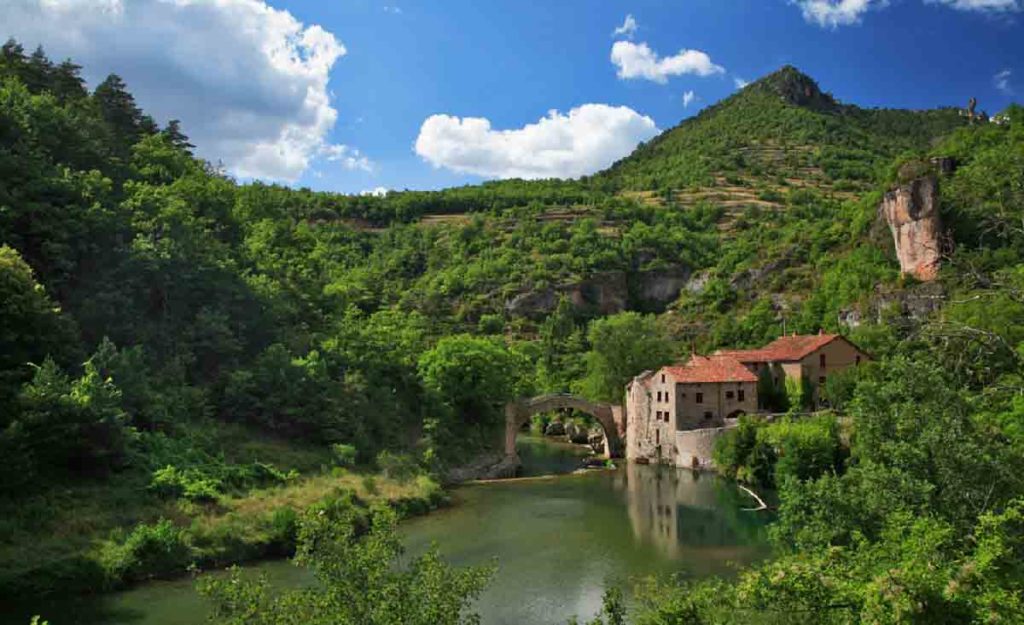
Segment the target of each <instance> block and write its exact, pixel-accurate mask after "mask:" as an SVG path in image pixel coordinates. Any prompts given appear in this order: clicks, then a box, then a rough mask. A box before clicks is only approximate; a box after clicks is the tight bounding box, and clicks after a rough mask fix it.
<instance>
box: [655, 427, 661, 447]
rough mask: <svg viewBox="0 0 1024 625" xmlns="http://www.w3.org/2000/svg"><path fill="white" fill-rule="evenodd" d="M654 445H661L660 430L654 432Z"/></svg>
mask: <svg viewBox="0 0 1024 625" xmlns="http://www.w3.org/2000/svg"><path fill="white" fill-rule="evenodd" d="M654 444H655V445H660V444H661V430H654Z"/></svg>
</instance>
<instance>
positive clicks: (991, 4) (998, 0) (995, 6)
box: [925, 0, 1021, 12]
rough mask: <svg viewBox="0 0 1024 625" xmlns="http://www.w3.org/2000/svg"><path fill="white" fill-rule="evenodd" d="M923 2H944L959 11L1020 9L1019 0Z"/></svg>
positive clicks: (930, 1)
mask: <svg viewBox="0 0 1024 625" xmlns="http://www.w3.org/2000/svg"><path fill="white" fill-rule="evenodd" d="M925 4H944V5H946V6H948V7H951V8H954V9H957V10H959V11H985V12H1003V11H1020V10H1021V2H1020V0H925Z"/></svg>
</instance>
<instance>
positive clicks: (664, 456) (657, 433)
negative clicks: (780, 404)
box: [625, 333, 870, 467]
mask: <svg viewBox="0 0 1024 625" xmlns="http://www.w3.org/2000/svg"><path fill="white" fill-rule="evenodd" d="M868 360H870V358H869V356H868V355H867V354H866V353H865V352H864V351H863V350H861V349H860V348H858V347H857V346H856V345H854V344H853V343H851V342H850V341H849V340H847V339H846V338H844V337H842V336H840V335H837V334H824V333H819V334H816V335H795V334H794V335H791V336H783V337H780V338H778V339H776V340H774V341H772V342H771V343H769V344H768V345H765V346H764V347H762V348H761V349H752V350H719V351H717V352H715V353H714V354H712V355H710V356H701V355H697V354H694V355H693V356H691V357H690V359H689V360H688V361H687V362H686V363H685V364H683V365H672V366H667V367H662V368H661V369H659V370H657V371H645V372H644V373H642V374H640V375H638V376H637V377H635V378H634V379H633V380H632V381H631V382H630V383H629V385H628V386H627V387H626V403H625V410H626V458H627V459H629V460H640V461H652V462H663V463H668V464H673V465H675V466H680V467H704V466H708V465H710V464H711V452H712V449H713V447H714V441H715V439H716V438H717V437H718V436H719V435H720V434H721V433H722V432H724V431H725V430H726V429H727V428H729V427H731V426H732V425H734V424H735V418H736V417H738V416H739V415H742V414H752V413H756V412H759V411H761V410H762V406H761V402H759V398H758V381H759V379H760V378H761V377H768V378H769V379H770V380H771V382H772V384H773V385H774V386H775V387H776V389H779V390H781V389H784V388H785V385H786V380H787V379H790V380H795V381H798V382H799V381H803V380H806V381H807V382H808V383H810V387H811V389H812V391H813V395H812V398H813V401H814V403H815V404H819V403H820V400H819V389H820V388H821V386H823V385H824V384H825V382H826V381H827V380H828V376H829V375H831V374H833V373H835V372H837V371H841V370H843V369H846V368H848V367H852V366H856V365H859V364H860V363H862V362H866V361H868Z"/></svg>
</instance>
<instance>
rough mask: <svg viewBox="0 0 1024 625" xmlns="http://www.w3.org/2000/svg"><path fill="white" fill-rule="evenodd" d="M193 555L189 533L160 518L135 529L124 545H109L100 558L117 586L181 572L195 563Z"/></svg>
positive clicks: (110, 579)
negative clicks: (125, 582) (153, 522)
mask: <svg viewBox="0 0 1024 625" xmlns="http://www.w3.org/2000/svg"><path fill="white" fill-rule="evenodd" d="M191 553H192V550H191V546H190V544H189V537H188V535H187V533H186V531H185V530H183V529H181V528H179V527H176V526H175V525H174V524H173V523H172V522H171V521H169V520H167V519H160V520H159V521H158V522H156V523H155V524H153V525H145V524H140V525H137V526H135V529H133V530H132V531H131V533H130V534H128V536H127V537H126V538H125V539H124V541H123V542H120V543H118V542H109V543H107V544H106V546H105V547H104V549H103V552H102V554H101V557H100V559H101V563H102V566H103V568H104V570H105V571H106V574H107V579H108V582H109V583H113V584H117V583H118V582H122V581H137V580H142V579H148V578H153V577H159V576H165V575H169V574H171V573H177V572H180V571H181V570H183V569H184V568H185V567H186V566H188V564H189V562H190V561H191V559H192V558H191Z"/></svg>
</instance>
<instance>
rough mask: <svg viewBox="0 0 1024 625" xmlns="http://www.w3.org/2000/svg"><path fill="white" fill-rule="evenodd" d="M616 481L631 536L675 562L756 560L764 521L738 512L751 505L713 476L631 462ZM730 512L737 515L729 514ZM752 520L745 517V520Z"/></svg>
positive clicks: (699, 562) (694, 564) (698, 566)
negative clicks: (670, 557) (679, 559)
mask: <svg viewBox="0 0 1024 625" xmlns="http://www.w3.org/2000/svg"><path fill="white" fill-rule="evenodd" d="M621 475H622V477H621V478H620V479H619V480H618V481H617V486H618V487H619V488H620V489H621V490H622V491H623V492H624V494H625V496H626V508H627V510H628V513H629V520H630V525H631V526H632V529H633V534H634V535H635V536H636V538H637V539H638V540H640V541H641V542H646V543H649V544H652V545H654V546H655V547H656V548H657V549H658V550H659V551H661V552H663V553H665V554H668V555H670V556H672V557H681V556H686V559H687V561H688V562H690V563H692V565H693V567H694V568H695V569H699V568H700V567H701V563H702V561H707V562H708V564H711V563H712V560H714V561H716V562H717V563H719V564H720V562H721V561H722V560H735V561H737V562H745V561H749V560H751V559H752V558H755V557H756V555H757V554H756V553H755V550H753V549H751V548H750V547H748V546H747V545H752V544H756V543H757V542H759V541H758V540H757V535H758V534H759V533H760V531H761V519H759V518H757V517H752V516H749V515H750V514H751V513H745V512H743V511H741V510H740V508H741V507H742V506H744V505H747V504H748V503H749V502H746V501H743V500H740V499H738V498H737V497H736V496H735V492H734V491H733V490H732V489H730V488H726V487H724V486H725V485H724V484H723V483H722V482H721V481H720V480H718V479H716V478H715V477H714V476H710V475H701V474H699V473H695V472H692V471H682V470H678V469H671V468H667V467H654V466H642V465H636V464H633V463H628V464H627V465H626V467H625V469H624V471H623V472H622V474H621ZM730 511H733V512H732V513H730ZM744 514H746V515H748V516H745V517H744V516H741V515H744Z"/></svg>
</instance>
